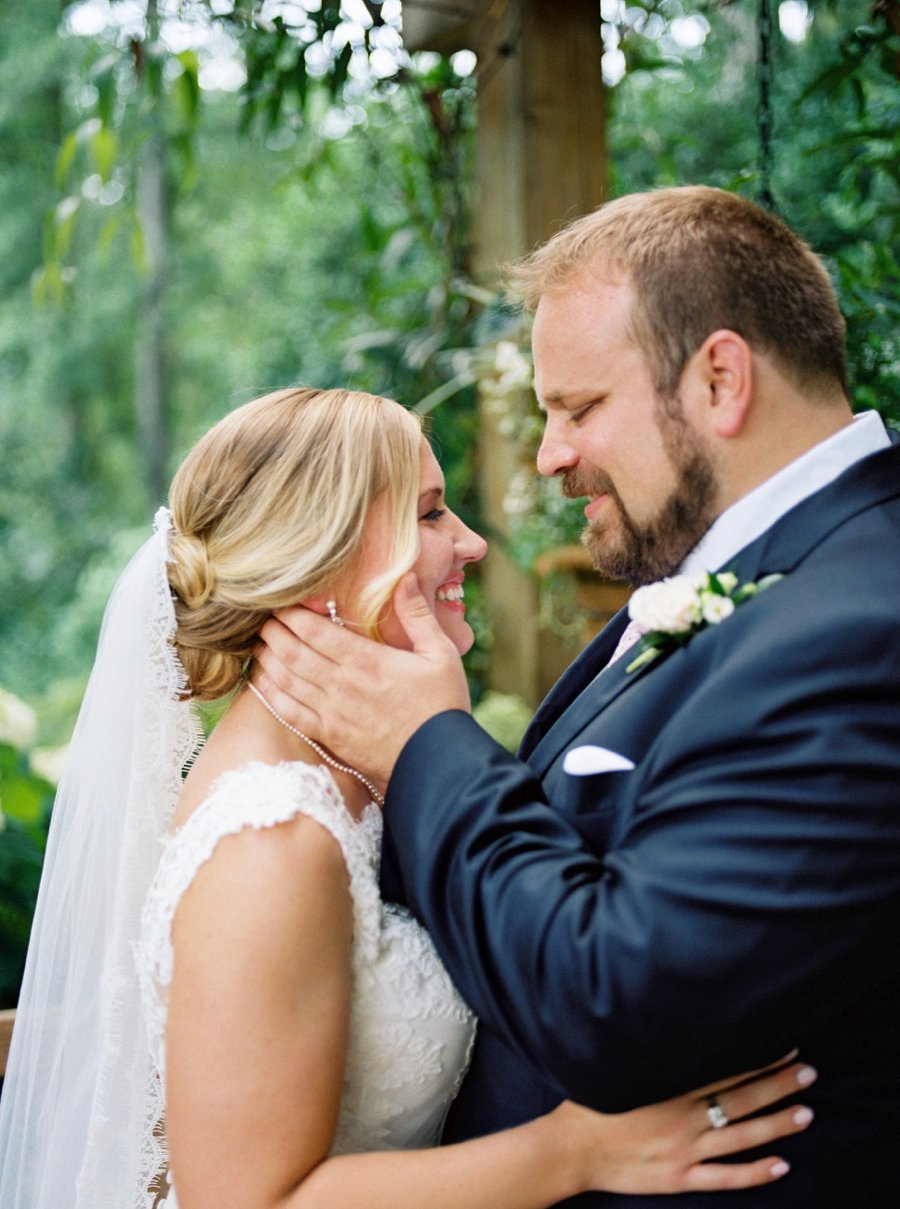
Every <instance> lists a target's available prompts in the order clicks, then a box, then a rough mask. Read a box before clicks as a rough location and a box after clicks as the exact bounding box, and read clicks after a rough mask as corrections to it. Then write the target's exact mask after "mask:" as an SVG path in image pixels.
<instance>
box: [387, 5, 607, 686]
mask: <svg viewBox="0 0 900 1209" xmlns="http://www.w3.org/2000/svg"><path fill="white" fill-rule="evenodd" d="M403 11H404V39H405V41H406V44H407V46H408V47H409V48H410V49H434V50H440V51H442V52H443V53H452V52H453V51H455V50H460V49H463V48H464V47H465V48H468V49H471V50H474V51H475V53H476V55H477V56H478V136H477V143H478V163H479V172H478V184H479V190H478V196H477V197H476V199H475V203H474V213H473V216H472V239H473V249H474V256H473V264H474V270H475V273H476V275H477V276H478V278H479V279H480V280H481V281H482V282H483V283H484V284H486V285H490V286H495V285H497V284H499V282H500V277H501V268H502V266H503V264H505V263H506V262H508V261H510V260H513V259H515V258H517V257H519V256H521V255H523V254H524V253H526V252H528V251H529V250H530V249H531V248H533V247H534V246H536V245H537V244H538V243H540V242H542V241H543V240H545V239H547V238H548V237H549V236H550V235H552V234H553V233H554V232H555V231H557V230H558V229H559V228H560V227H561V226H563V225H564V224H565V222H567V221H569V220H570V219H572V218H575V217H577V216H578V215H580V214H584V213H586V212H587V211H589V210H592V209H593V208H594V207H595V206H597V205H599V204H600V202H601V201H603V199H604V196H605V190H606V144H605V97H604V87H603V80H602V74H601V68H600V59H601V54H602V38H601V28H600V5H599V4H598V3H597V0H567V3H565V4H559V3H558V2H557V0H454V2H453V3H452V4H447V3H446V2H444V3H440V2H438V0H436V2H435V4H434V5H433V6H432V5H431V4H430V3H429V2H428V0H407V2H406V3H404V6H403ZM480 454H481V466H482V499H483V502H484V509H485V519H486V521H487V525H488V528H489V531H490V532H491V533H493V534H499V535H500V538H501V540H500V541H495V542H494V543H493V546H492V549H491V553H490V554H489V556H488V558H487V560H486V562H485V564H484V569H483V580H484V583H485V589H486V592H487V595H488V599H489V600H490V605H491V614H492V618H493V625H494V636H495V638H494V648H493V651H492V655H491V666H490V671H489V676H488V680H489V683H490V685H491V687H492V688H495V689H498V690H499V691H501V692H515V693H518V694H519V695H520V696H522V697H523V698H524V699H525V700H526V701H528V702H529V703H530V704H532V705H534V704H536V703H537V701H538V700H539V699H540V697H541V696H542V695H543V693H544V692H545V691H546V689H547V687H548V685H547V681H548V679H550V678H551V676H548V674H547V673H546V672H545V670H544V665H545V664H548V662H549V664H552V667H553V671H555V670H556V669H557V668H558V666H559V655H558V652H552V653H551V652H549V648H550V647H552V645H553V644H552V641H551V639H550V638H549V636H544V635H541V634H540V633H539V631H538V625H537V612H538V610H537V586H536V582H535V580H534V578H533V577H532V576H528V575H525V574H523V573H522V572H521V571H520V570H519V569H518V567H516V566H515V564H514V563H513V562H512V561H511V559H510V558H509V557H508V556H507V555H506V554H505V553H504V551H503V549H502V537H503V535H505V534H506V533H507V532H508V522H507V517H506V514H505V513H504V511H503V506H502V502H503V498H504V496H505V494H506V491H507V486H508V483H509V481H510V479H511V477H512V475H513V474H514V473H515V471H516V470H517V469H518V466H517V464H516V460H515V447H514V445H513V443H512V442H511V441H510V440H509V439H507V438H506V437H504V436H503V434H502V433H501V432H500V431H499V424H498V417H497V416H496V415H495V414H494V413H492V412H491V410H490V408H489V407H488V406H487V405H484V406H483V407H482V411H481V437H480ZM545 654H550V658H549V660H548V659H547V658H545Z"/></svg>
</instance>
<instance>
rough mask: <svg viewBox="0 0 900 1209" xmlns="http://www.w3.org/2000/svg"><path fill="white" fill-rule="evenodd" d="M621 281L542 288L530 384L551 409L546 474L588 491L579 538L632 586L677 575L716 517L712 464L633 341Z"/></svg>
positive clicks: (587, 277)
mask: <svg viewBox="0 0 900 1209" xmlns="http://www.w3.org/2000/svg"><path fill="white" fill-rule="evenodd" d="M632 299H633V293H632V290H631V287H630V285H629V284H628V283H627V282H626V281H624V280H623V279H622V278H619V279H618V280H617V279H612V280H608V279H601V278H600V277H598V276H595V275H593V274H587V273H583V274H581V275H579V276H577V277H575V278H573V279H572V280H570V281H568V282H566V283H565V285H563V286H562V287H561V288H560V289H559V290H558V291H557V292H554V293H552V294H545V295H544V296H543V297H542V298H541V301H540V304H539V305H538V308H537V312H536V314H535V320H534V332H533V344H534V369H535V390H536V392H537V397H538V402H539V404H540V406H541V408H542V410H543V411H544V412H545V415H546V426H545V430H544V437H543V440H542V442H541V448H540V450H539V453H538V469H539V471H540V472H541V474H545V475H559V476H561V477H562V481H563V491H564V493H565V494H566V495H569V496H571V497H573V498H577V497H586V498H587V501H588V502H587V504H586V506H585V509H584V513H585V517H586V518H587V528H586V530H585V533H584V538H583V540H584V543H585V545H586V547H587V549H588V551H589V552H590V554H591V557H592V560H593V562H594V565H595V567H596V568H597V570H598V571H599V572H601V573H602V574H605V575H609V576H611V577H612V578H614V579H623V580H625V581H627V582H629V583H632V584H635V585H637V584H641V583H649V582H651V581H652V580H655V579H659V578H661V577H663V576H665V575H670V574H672V573H673V572H674V571H676V570H677V569H678V567H679V565H680V564H681V562H682V561H683V559H684V558H685V556H686V555H687V554H688V553H689V551H690V550H691V549H693V547H694V546H695V545H696V544H697V542H698V541H699V540H700V538H701V537H702V536H703V534H704V533H705V532H706V530H707V529H708V528H709V525H710V524H711V523H712V521H713V520H714V519H715V516H716V511H717V508H716V498H717V494H718V493H717V482H716V475H715V469H714V465H713V460H712V457H711V455H710V452H709V451H708V449H707V448H706V446H705V444H704V442H703V440H702V439H701V437H700V435H699V434H698V433H697V432H696V431H695V430H694V429H693V427H692V426H691V425H690V423H689V421H688V419H687V417H686V416H685V414H684V411H683V408H682V406H681V403H680V400H679V399H678V398H673V399H661V398H660V397H659V396H658V395H657V392H656V390H655V387H654V385H653V379H652V376H651V373H650V369H649V367H648V365H647V363H646V359H645V357H644V354H643V352H642V350H641V349H640V348H639V347H638V346H637V345H636V344H635V342H634V340H633V339H632V338H631V335H630V332H629V328H628V318H629V314H630V309H631V305H632Z"/></svg>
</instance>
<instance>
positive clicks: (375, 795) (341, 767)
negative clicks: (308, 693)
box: [247, 680, 384, 806]
mask: <svg viewBox="0 0 900 1209" xmlns="http://www.w3.org/2000/svg"><path fill="white" fill-rule="evenodd" d="M247 687H248V688H249V689H250V691H251V692H252V693H254V695H255V696H257V697H258V698H259V699H260V701H261V702H262V704H263V705H264V706H265V708H266V709H267V710H268V711H269V713H270V714H271V715H272V717H273V718H274V719H275V721H276V722H280V723H281V725H282V726H283V727H284V728H285V730H289V731H290V732H291V734H292V735H296V736H297V738H298V739H302V740H303V742H304V743H308V744H309V746H310V747H311V748H312V749H313V751H314V752H315V753H316V755H318V756H321V757H322V759H323V760H324V761H325V763H326V764H330V765H331V767H332V768H336V769H337V770H338V772H346V773H348V774H349V775H350V776H351V777H356V779H357V781H359V783H360V784H361V785H364V786H365V787H366V789H368V791H369V793H370V794H371V795H372V801H373V802H376V803H377V804H378V805H379V806H383V805H384V795H383V794H381V793H379V792H378V790H377V789H376V788H375V786H374V785H373V784H372V782H371V781H370V780H369V778H368V777H364V776H363V774H362V773H361V772H359V771H358V770H357V769H355V768H351V767H350V766H349V764H341V762H340V761H339V760H336V759H335V758H334V756H333V755H331V753H330V752H327V751H326V750H325V748H324V747H320V746H319V744H318V743H316V742H315V740H314V739H311V738H310V737H309V735H304V733H303V731H302V730H297V728H296V726H291V724H290V722H288V721H287V719H285V718H282V716H281V714H279V713H277V712H276V711H275V709H274V707H273V706H271V705H270V704H269V702H268V701H267V700H266V699H265V697H264V696H263V695H262V693H261V692H260V691H259V689H258V688H257V687H256V685H255V684H253V683H252V681H250V680H248V681H247Z"/></svg>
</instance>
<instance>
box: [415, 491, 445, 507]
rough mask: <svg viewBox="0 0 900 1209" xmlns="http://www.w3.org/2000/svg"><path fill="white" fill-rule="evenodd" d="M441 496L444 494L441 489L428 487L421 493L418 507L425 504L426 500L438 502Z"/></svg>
mask: <svg viewBox="0 0 900 1209" xmlns="http://www.w3.org/2000/svg"><path fill="white" fill-rule="evenodd" d="M443 494H444V488H443V487H429V488H428V490H427V491H423V492H422V494H421V495H420V496H419V507H421V506H422V505H423V504H424V503H425V501H426V500H428V499H435V500H439V499H440V498H441V497H442V496H443Z"/></svg>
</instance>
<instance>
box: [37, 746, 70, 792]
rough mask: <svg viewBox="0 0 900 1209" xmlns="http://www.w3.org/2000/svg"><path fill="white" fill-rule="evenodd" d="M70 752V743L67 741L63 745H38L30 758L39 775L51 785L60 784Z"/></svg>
mask: <svg viewBox="0 0 900 1209" xmlns="http://www.w3.org/2000/svg"><path fill="white" fill-rule="evenodd" d="M68 754H69V745H68V743H66V744H64V745H63V746H62V747H36V748H35V749H34V751H33V752H31V754H30V755H29V757H28V759H29V763H30V764H31V767H32V769H33V770H34V772H36V773H37V774H38V776H39V777H43V778H44V780H45V781H49V782H50V784H51V785H58V784H59V778H60V777H61V776H62V770H63V768H64V767H65V763H66V757H67V756H68Z"/></svg>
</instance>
